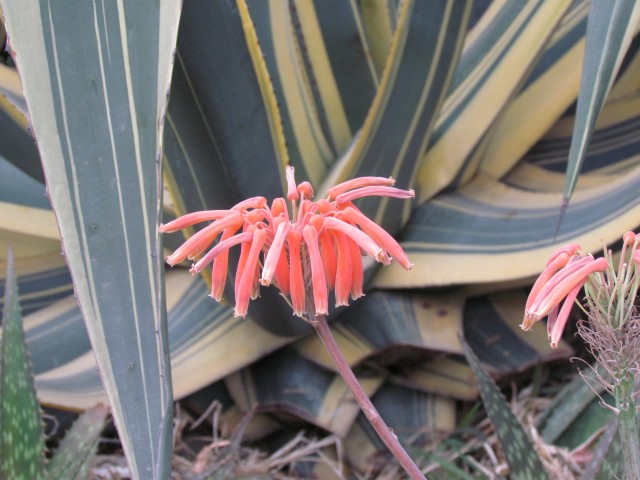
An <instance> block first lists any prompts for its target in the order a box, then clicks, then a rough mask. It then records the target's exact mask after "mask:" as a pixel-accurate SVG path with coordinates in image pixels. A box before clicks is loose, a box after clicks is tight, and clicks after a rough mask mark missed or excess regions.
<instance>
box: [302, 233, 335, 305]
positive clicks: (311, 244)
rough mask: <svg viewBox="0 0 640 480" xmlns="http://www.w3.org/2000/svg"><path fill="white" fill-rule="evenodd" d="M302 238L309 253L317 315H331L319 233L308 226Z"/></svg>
mask: <svg viewBox="0 0 640 480" xmlns="http://www.w3.org/2000/svg"><path fill="white" fill-rule="evenodd" d="M302 236H303V237H304V241H305V243H306V244H307V250H308V252H309V263H310V264H311V285H312V287H313V303H314V304H315V307H316V315H326V314H328V313H329V306H328V304H329V302H328V299H327V281H326V280H325V278H324V266H323V265H322V258H321V257H320V245H319V244H318V231H317V230H316V229H315V228H314V227H312V226H311V225H306V226H305V227H304V229H303V230H302Z"/></svg>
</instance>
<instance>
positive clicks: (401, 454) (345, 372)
mask: <svg viewBox="0 0 640 480" xmlns="http://www.w3.org/2000/svg"><path fill="white" fill-rule="evenodd" d="M309 323H310V324H311V325H312V326H313V327H314V328H315V330H316V332H317V333H318V336H319V337H320V340H321V341H322V344H323V345H324V348H325V349H326V350H327V353H328V354H329V356H330V357H331V360H333V363H334V364H335V366H336V368H337V369H338V373H340V376H341V377H342V379H343V380H344V383H346V385H347V387H348V388H349V390H351V393H352V394H353V398H354V399H355V401H356V402H357V403H358V405H359V406H360V409H361V410H362V412H363V413H364V415H365V416H366V417H367V420H369V423H370V424H371V426H372V427H373V429H374V430H375V431H376V433H377V434H378V436H379V437H380V439H381V440H382V441H383V442H384V444H385V445H386V446H387V448H388V449H389V451H390V452H391V454H392V455H393V456H394V457H395V458H396V459H397V460H398V462H399V463H400V465H401V466H402V468H404V470H405V472H407V474H408V475H409V476H410V477H411V479H412V480H420V479H424V478H425V476H424V475H423V473H422V471H421V470H420V468H418V466H417V465H416V464H415V462H414V461H413V460H412V459H411V457H410V456H409V454H408V453H407V452H406V451H405V449H404V448H403V447H402V445H401V444H400V441H399V440H398V436H397V435H396V434H395V433H393V431H392V430H391V429H390V428H389V427H388V426H387V424H386V423H385V422H384V420H383V419H382V417H381V416H380V414H379V413H378V411H377V410H376V407H375V406H374V405H373V403H371V400H369V397H368V396H367V394H366V393H365V391H364V390H363V389H362V386H361V385H360V382H358V379H357V378H356V376H355V375H354V373H353V370H351V367H350V366H349V364H348V363H347V361H346V359H345V358H344V356H343V355H342V352H341V351H340V348H339V347H338V344H337V343H336V341H335V338H334V337H333V334H332V333H331V329H330V328H329V325H328V323H327V319H326V318H325V316H324V315H317V316H316V317H315V319H314V320H312V321H310V322H309Z"/></svg>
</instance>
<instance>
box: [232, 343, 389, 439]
mask: <svg viewBox="0 0 640 480" xmlns="http://www.w3.org/2000/svg"><path fill="white" fill-rule="evenodd" d="M356 373H359V376H360V378H359V380H360V382H361V385H362V387H363V389H364V390H365V392H366V393H367V394H368V395H369V396H371V395H372V394H373V393H374V392H375V391H376V390H377V389H378V387H379V386H380V385H381V384H382V381H383V378H382V377H381V376H380V375H377V374H375V375H372V374H371V373H370V372H369V373H367V372H366V371H365V372H356ZM225 383H226V385H227V388H228V389H229V393H230V394H231V397H232V398H233V400H234V401H235V402H236V405H237V406H238V407H239V408H240V410H242V411H245V412H246V411H249V410H257V411H259V412H270V413H274V414H276V415H277V414H278V413H279V414H288V415H293V416H295V417H297V418H300V419H303V420H305V421H307V422H309V423H312V424H314V425H317V426H319V427H322V428H324V429H326V430H329V431H330V432H332V433H334V434H336V435H338V436H339V437H344V436H346V435H347V432H348V431H349V429H350V427H351V425H352V424H353V422H354V421H355V419H356V417H357V416H358V413H359V412H360V407H358V405H357V403H356V402H355V401H354V400H353V396H352V394H351V391H350V390H349V389H348V388H347V386H346V385H345V383H344V381H343V380H342V378H341V377H340V376H339V375H336V374H335V373H334V372H333V371H331V370H327V369H325V368H323V367H320V366H318V365H317V364H316V363H314V362H312V361H310V360H308V359H306V358H304V357H302V356H300V355H299V354H298V353H297V352H296V351H295V350H294V349H292V348H285V349H282V350H279V351H278V352H276V353H273V354H272V355H269V356H268V357H266V358H263V359H262V360H261V361H260V362H256V363H254V364H253V365H251V366H249V367H247V368H245V369H243V370H240V371H239V372H236V373H234V374H232V375H230V376H228V377H226V378H225Z"/></svg>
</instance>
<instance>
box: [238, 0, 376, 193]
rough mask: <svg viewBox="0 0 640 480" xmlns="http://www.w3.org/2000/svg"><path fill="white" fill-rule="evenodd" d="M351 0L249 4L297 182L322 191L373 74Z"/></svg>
mask: <svg viewBox="0 0 640 480" xmlns="http://www.w3.org/2000/svg"><path fill="white" fill-rule="evenodd" d="M355 3H356V2H354V1H348V2H344V1H331V0H330V1H322V2H309V1H293V2H262V1H259V0H258V1H255V0H254V1H249V2H248V4H249V7H250V12H251V17H252V19H253V20H254V22H255V27H256V33H257V35H258V38H259V39H260V48H261V50H262V52H263V53H264V56H265V62H266V65H267V68H268V69H269V73H270V76H271V81H272V83H273V88H274V92H275V95H276V98H277V100H278V105H279V107H280V109H279V110H280V114H281V117H282V121H283V128H284V134H285V137H286V139H287V149H288V151H289V156H290V159H291V163H292V165H294V166H295V167H296V169H297V175H298V177H299V178H303V179H308V180H310V181H311V182H312V183H313V184H314V185H319V184H320V182H321V181H322V180H323V179H324V178H325V176H326V174H327V171H328V170H329V169H330V168H331V165H332V163H333V161H334V159H335V158H336V157H337V155H338V152H341V151H342V150H344V149H345V148H346V147H347V145H348V143H349V142H350V141H351V138H352V136H353V132H355V131H356V130H357V129H359V128H360V126H361V124H362V121H363V120H364V118H365V115H366V114H367V110H368V109H369V105H370V102H371V99H372V98H373V96H374V94H375V89H376V86H377V73H376V72H375V67H374V66H373V62H372V60H371V58H370V56H369V52H368V50H367V49H366V43H365V39H364V32H363V31H362V25H361V19H360V14H359V11H358V9H357V7H356V4H355Z"/></svg>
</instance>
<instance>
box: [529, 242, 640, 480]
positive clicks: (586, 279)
mask: <svg viewBox="0 0 640 480" xmlns="http://www.w3.org/2000/svg"><path fill="white" fill-rule="evenodd" d="M603 250H604V256H603V257H600V258H597V259H594V257H593V256H592V255H591V254H586V253H583V252H582V251H581V247H580V245H577V244H572V245H567V246H565V247H562V248H561V249H559V250H558V251H556V252H555V253H554V254H553V255H552V256H551V259H550V260H549V261H548V262H547V266H546V268H545V269H544V271H543V272H542V273H541V274H540V277H539V278H538V280H537V281H536V283H535V284H534V285H533V288H532V289H531V293H530V295H529V300H528V301H527V305H526V310H525V314H524V321H523V322H522V325H521V326H522V328H523V329H524V330H528V329H530V328H531V326H532V325H533V323H534V322H536V321H538V320H540V319H542V318H544V317H548V320H547V330H548V333H549V338H550V340H551V346H552V347H553V346H556V345H557V342H558V340H559V339H560V336H561V335H562V332H563V330H564V327H565V325H566V323H567V320H568V318H569V313H570V311H571V308H572V306H573V304H574V303H578V305H580V303H579V302H577V300H578V294H579V293H580V291H581V289H582V287H584V294H585V305H584V307H583V306H582V305H580V307H581V308H582V310H583V311H584V313H585V314H586V316H587V321H580V322H579V323H578V334H579V335H580V336H581V337H582V339H583V340H584V341H585V342H586V344H587V346H588V349H589V351H590V352H591V353H592V354H593V355H594V357H595V359H596V362H597V364H598V367H599V369H601V371H602V372H606V373H604V374H601V373H599V371H597V370H596V369H593V373H594V375H593V381H595V382H596V383H598V384H600V385H601V386H602V387H603V388H604V390H606V391H607V392H609V393H610V394H611V395H612V396H613V397H614V398H615V406H608V405H607V404H606V403H605V402H602V405H603V406H605V407H607V408H610V409H611V410H612V411H613V412H614V413H615V415H616V417H617V420H618V431H619V433H620V440H621V443H622V452H623V454H624V461H625V468H626V473H627V475H628V478H640V441H639V433H638V425H637V415H636V409H637V407H636V397H637V388H636V381H637V379H638V369H639V367H640V336H639V335H638V332H639V331H640V317H638V310H637V307H636V297H637V294H638V288H639V287H640V235H637V234H635V233H634V232H631V231H628V232H626V233H625V234H624V235H623V237H622V251H621V252H620V259H619V260H618V261H617V262H614V259H613V256H612V254H611V251H610V250H608V249H607V248H606V246H605V247H604V249H603ZM561 304H562V305H561Z"/></svg>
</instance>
